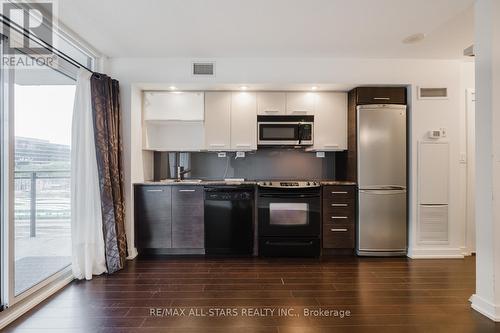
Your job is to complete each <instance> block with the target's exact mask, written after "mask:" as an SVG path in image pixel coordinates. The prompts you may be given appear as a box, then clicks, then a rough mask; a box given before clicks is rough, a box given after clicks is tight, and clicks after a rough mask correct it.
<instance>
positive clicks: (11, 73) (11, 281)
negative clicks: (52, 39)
mask: <svg viewBox="0 0 500 333" xmlns="http://www.w3.org/2000/svg"><path fill="white" fill-rule="evenodd" d="M2 47H5V43H3V44H2ZM47 70H56V69H55V68H50V67H49V68H48V69H47ZM56 71H57V70H56ZM58 72H59V71H58ZM59 73H60V74H62V75H64V73H61V72H59ZM14 83H15V70H14V69H13V68H2V100H3V104H4V105H2V125H1V126H2V140H3V147H5V148H6V149H4V151H2V153H1V168H0V170H1V182H0V184H1V187H2V188H1V191H2V203H1V205H2V223H1V224H2V241H3V242H2V243H3V244H2V253H1V257H2V258H1V260H2V263H3V267H2V268H3V273H2V282H1V286H2V292H1V295H2V303H3V305H4V307H11V306H12V305H14V304H16V303H18V302H20V301H22V300H24V299H25V298H28V297H29V296H31V295H33V294H34V293H35V292H37V291H39V290H41V289H43V288H44V287H46V286H48V285H49V284H51V283H53V282H55V281H58V280H61V279H64V278H66V277H69V276H71V275H72V270H71V264H70V265H68V266H66V267H65V268H63V269H61V270H59V271H57V272H55V273H54V274H52V275H51V276H49V277H48V278H46V279H44V280H42V281H40V282H38V283H36V284H35V285H33V286H31V287H30V288H28V289H26V290H24V291H23V292H21V293H20V294H18V295H16V293H15V214H14V209H15V207H14V201H15V176H14V175H15V173H14V169H15V164H14V157H15V133H14V132H15V130H14V129H15V105H14V94H15V85H14ZM3 97H5V98H3ZM4 194H5V195H4Z"/></svg>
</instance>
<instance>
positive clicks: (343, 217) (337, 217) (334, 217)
mask: <svg viewBox="0 0 500 333" xmlns="http://www.w3.org/2000/svg"><path fill="white" fill-rule="evenodd" d="M331 218H332V219H347V216H332V217H331Z"/></svg>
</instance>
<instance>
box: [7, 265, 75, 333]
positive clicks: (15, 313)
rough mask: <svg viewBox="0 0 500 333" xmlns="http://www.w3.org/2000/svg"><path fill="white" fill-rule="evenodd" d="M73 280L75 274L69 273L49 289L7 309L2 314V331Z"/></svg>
mask: <svg viewBox="0 0 500 333" xmlns="http://www.w3.org/2000/svg"><path fill="white" fill-rule="evenodd" d="M73 279H74V277H73V274H72V273H71V272H68V274H67V275H65V276H63V277H61V279H59V280H57V281H54V282H53V283H52V284H49V285H48V286H47V288H44V289H42V290H40V291H39V292H37V293H35V294H33V295H32V296H30V297H27V298H25V299H24V300H22V301H20V302H18V303H16V304H14V305H12V306H11V307H9V308H7V309H5V310H4V311H3V312H2V313H0V330H2V329H4V328H5V327H6V326H7V325H9V324H10V323H12V322H13V321H14V320H16V319H18V318H19V317H21V316H22V315H23V314H25V313H26V312H28V311H29V310H31V309H33V308H34V307H35V306H37V305H38V304H40V303H42V302H43V301H45V300H46V299H47V298H49V297H50V296H52V295H53V294H55V293H56V292H58V291H59V290H61V289H62V288H64V287H65V286H67V285H68V284H69V283H70V282H71V281H73Z"/></svg>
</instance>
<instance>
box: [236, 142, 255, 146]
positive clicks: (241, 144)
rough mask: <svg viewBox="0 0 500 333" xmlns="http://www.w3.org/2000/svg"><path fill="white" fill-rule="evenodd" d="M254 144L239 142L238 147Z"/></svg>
mask: <svg viewBox="0 0 500 333" xmlns="http://www.w3.org/2000/svg"><path fill="white" fill-rule="evenodd" d="M251 146H252V145H251V144H248V143H237V144H236V147H251Z"/></svg>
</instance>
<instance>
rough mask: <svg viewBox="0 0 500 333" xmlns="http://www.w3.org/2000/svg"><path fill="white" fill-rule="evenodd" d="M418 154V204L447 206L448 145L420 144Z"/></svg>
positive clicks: (443, 143)
mask: <svg viewBox="0 0 500 333" xmlns="http://www.w3.org/2000/svg"><path fill="white" fill-rule="evenodd" d="M418 153H419V154H418V178H419V181H418V183H419V189H418V192H419V204H421V205H446V204H448V194H449V179H448V175H449V171H450V170H449V154H450V153H449V144H448V143H447V142H442V143H432V142H420V145H419V152H418Z"/></svg>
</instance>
